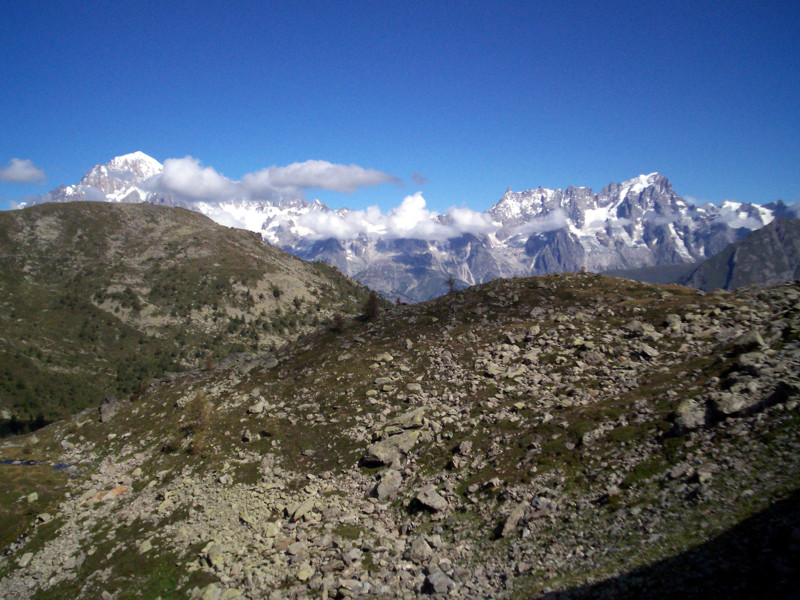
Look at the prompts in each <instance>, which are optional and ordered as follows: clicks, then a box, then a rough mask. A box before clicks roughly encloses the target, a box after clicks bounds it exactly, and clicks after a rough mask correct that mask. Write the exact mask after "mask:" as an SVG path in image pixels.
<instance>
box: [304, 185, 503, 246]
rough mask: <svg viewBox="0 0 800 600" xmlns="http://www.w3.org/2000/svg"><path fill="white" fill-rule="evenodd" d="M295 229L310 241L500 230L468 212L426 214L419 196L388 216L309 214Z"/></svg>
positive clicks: (374, 211)
mask: <svg viewBox="0 0 800 600" xmlns="http://www.w3.org/2000/svg"><path fill="white" fill-rule="evenodd" d="M295 225H297V227H298V228H299V230H300V231H301V232H302V235H303V236H304V237H307V238H309V239H312V240H321V239H328V238H335V239H337V240H349V239H353V238H356V237H358V236H361V235H364V236H367V237H380V238H383V239H400V238H405V239H416V240H427V241H444V240H447V239H450V238H454V237H459V236H461V235H463V234H465V233H492V232H494V231H496V230H497V229H498V227H499V226H500V224H499V223H493V222H492V221H491V220H490V219H489V217H487V216H486V215H485V214H484V213H479V212H475V211H473V210H470V209H468V208H451V209H450V210H449V211H448V213H447V215H440V214H438V213H436V212H434V211H431V210H428V209H427V208H426V203H425V198H424V197H423V196H422V192H417V193H416V194H413V195H411V196H406V197H405V198H404V199H403V201H402V202H401V203H400V205H399V206H396V207H395V208H393V209H391V210H390V211H389V212H388V213H383V212H382V211H381V210H380V209H379V208H378V207H377V206H371V207H369V208H368V209H366V210H347V209H343V210H339V211H311V212H308V213H305V214H303V215H301V216H300V217H298V218H297V219H296V220H295Z"/></svg>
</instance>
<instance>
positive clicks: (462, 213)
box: [448, 208, 498, 233]
mask: <svg viewBox="0 0 800 600" xmlns="http://www.w3.org/2000/svg"><path fill="white" fill-rule="evenodd" d="M448 214H449V215H450V218H451V219H452V220H453V226H454V227H455V228H456V229H457V230H458V231H460V232H462V233H492V232H493V231H497V229H498V226H497V225H496V224H495V223H494V222H493V221H492V220H491V219H490V218H489V216H488V215H487V214H486V213H482V212H475V211H474V210H471V209H469V208H451V209H450V210H449V211H448Z"/></svg>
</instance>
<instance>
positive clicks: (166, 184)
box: [142, 156, 237, 202]
mask: <svg viewBox="0 0 800 600" xmlns="http://www.w3.org/2000/svg"><path fill="white" fill-rule="evenodd" d="M142 187H144V188H145V189H147V190H149V191H151V192H159V193H162V194H174V195H175V196H178V197H180V198H182V199H184V200H189V201H203V200H205V201H208V202H223V201H225V200H229V199H231V198H232V197H234V196H236V195H237V189H236V188H237V186H236V183H235V182H233V181H231V180H230V179H228V178H227V177H225V176H224V175H221V174H219V173H217V172H216V171H215V170H214V169H213V168H212V167H203V166H202V165H201V164H200V160H199V159H196V158H193V157H191V156H186V157H184V158H168V159H167V160H165V161H164V169H163V170H162V171H161V173H158V174H157V175H153V177H150V178H149V179H148V180H146V181H145V182H144V183H143V184H142Z"/></svg>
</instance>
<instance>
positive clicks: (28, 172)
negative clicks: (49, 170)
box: [0, 158, 44, 183]
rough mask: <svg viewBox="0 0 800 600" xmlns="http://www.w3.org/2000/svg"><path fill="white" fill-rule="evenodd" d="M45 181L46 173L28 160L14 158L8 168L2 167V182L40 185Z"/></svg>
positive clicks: (0, 175) (0, 176)
mask: <svg viewBox="0 0 800 600" xmlns="http://www.w3.org/2000/svg"><path fill="white" fill-rule="evenodd" d="M43 180H44V171H43V170H42V169H40V168H39V167H37V166H36V165H34V164H33V161H32V160H30V159H27V158H25V159H22V158H12V159H11V161H10V162H9V163H8V166H7V167H0V181H7V182H10V183H39V182H41V181H43Z"/></svg>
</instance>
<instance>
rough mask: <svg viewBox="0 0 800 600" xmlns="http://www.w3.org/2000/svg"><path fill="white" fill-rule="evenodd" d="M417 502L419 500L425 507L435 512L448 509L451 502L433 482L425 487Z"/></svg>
mask: <svg viewBox="0 0 800 600" xmlns="http://www.w3.org/2000/svg"><path fill="white" fill-rule="evenodd" d="M416 500H417V502H419V503H420V504H421V505H422V507H423V508H427V509H429V510H432V511H434V512H439V511H443V510H446V509H447V507H448V506H449V504H448V503H447V500H445V499H444V498H443V497H442V496H441V495H440V494H439V492H438V491H437V490H436V488H435V487H433V485H432V484H428V485H426V486H425V487H423V488H422V489H421V490H420V491H419V492H418V493H417V496H416Z"/></svg>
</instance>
